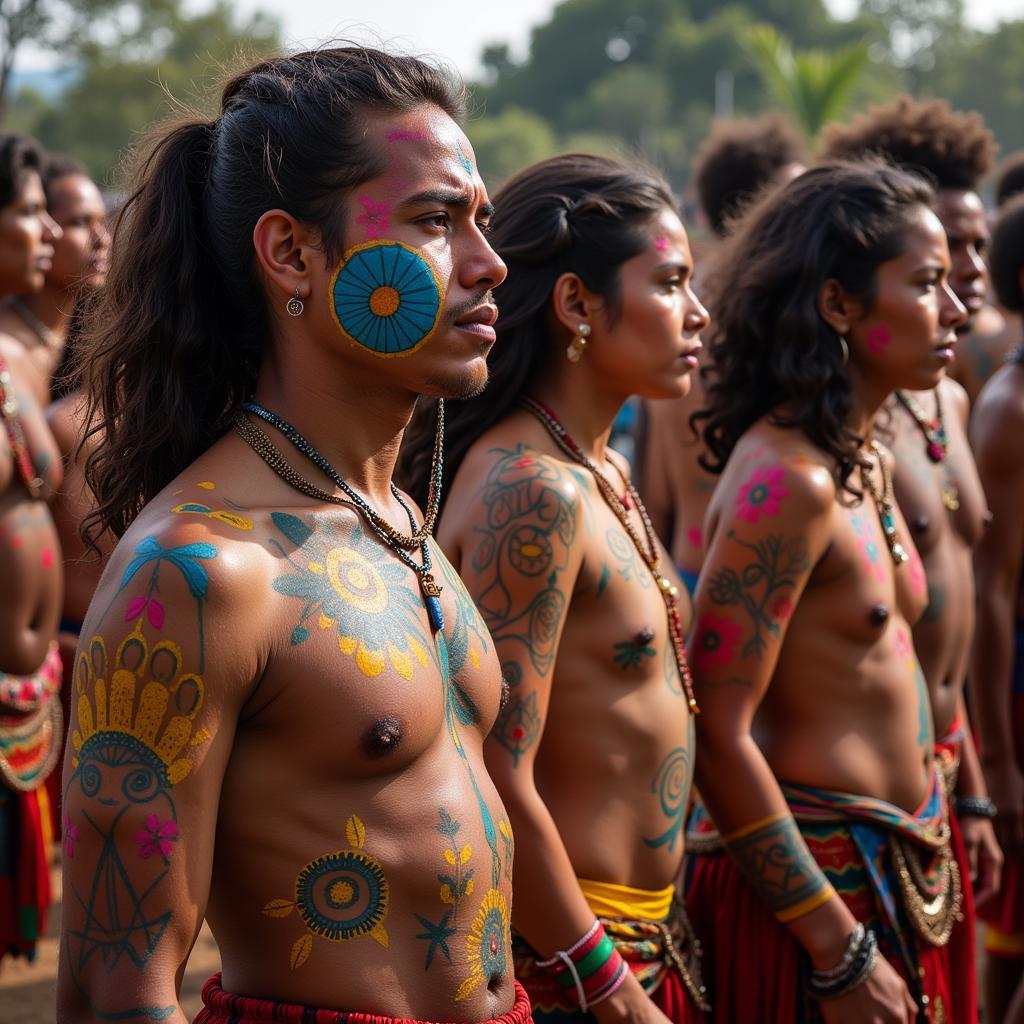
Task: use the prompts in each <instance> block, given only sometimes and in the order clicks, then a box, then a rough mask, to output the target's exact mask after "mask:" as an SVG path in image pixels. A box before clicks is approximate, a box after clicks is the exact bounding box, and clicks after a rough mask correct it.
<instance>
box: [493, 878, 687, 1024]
mask: <svg viewBox="0 0 1024 1024" xmlns="http://www.w3.org/2000/svg"><path fill="white" fill-rule="evenodd" d="M579 883H580V888H581V889H582V890H583V895H584V896H586V897H587V903H588V904H589V905H590V909H591V910H593V911H594V914H595V916H596V917H597V918H598V920H599V921H600V922H601V924H602V925H603V926H604V930H605V934H606V935H607V936H608V938H610V939H611V940H612V942H613V944H614V945H615V948H616V949H617V950H618V951H619V953H620V955H621V956H622V958H623V960H625V961H626V965H627V966H628V967H629V969H630V970H631V971H632V972H633V974H634V975H635V977H636V979H637V981H639V982H640V985H641V986H642V987H643V990H644V991H645V992H646V993H647V994H648V995H649V996H650V997H651V1000H652V1002H653V1003H654V1004H655V1006H657V1007H658V1009H659V1010H661V1012H662V1013H664V1014H665V1016H666V1017H668V1019H669V1020H671V1021H674V1022H675V1024H697V1022H702V1021H704V1020H705V1017H704V1013H703V1010H704V1009H706V1008H707V1002H706V995H705V992H704V983H703V980H702V976H701V967H700V958H701V948H700V944H699V943H698V942H697V940H696V938H695V936H694V934H693V930H692V929H691V928H690V922H689V919H688V918H687V916H686V911H685V910H684V909H683V907H682V906H681V905H680V904H679V902H678V901H677V900H676V899H675V898H674V896H675V889H674V887H673V886H668V887H667V888H665V889H663V890H659V891H653V890H647V889H634V888H632V887H630V886H623V885H611V884H609V883H606V882H592V881H588V880H587V879H582V878H581V879H579ZM512 955H513V959H514V961H515V971H516V979H517V980H518V981H520V982H521V983H522V985H523V987H524V988H525V989H526V991H527V992H528V993H529V995H530V1001H531V1002H532V1004H533V1018H534V1020H535V1021H536V1022H537V1024H560V1022H565V1024H588V1022H593V1021H595V1020H596V1018H595V1017H594V1015H593V1014H591V1013H581V1012H580V1009H579V1004H578V1003H577V1001H576V999H575V997H574V992H573V991H572V990H567V989H565V988H563V987H562V986H561V985H560V984H559V983H558V981H557V979H556V978H555V977H554V976H552V975H551V974H549V973H548V972H547V971H545V970H544V969H543V968H541V967H538V966H537V961H538V960H540V959H543V958H542V957H541V956H539V954H538V953H537V952H536V951H535V950H534V949H533V948H532V947H531V946H530V945H529V943H527V942H526V940H525V939H523V937H522V936H521V935H517V934H516V932H515V931H513V933H512Z"/></svg>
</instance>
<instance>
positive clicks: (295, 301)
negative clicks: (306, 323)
mask: <svg viewBox="0 0 1024 1024" xmlns="http://www.w3.org/2000/svg"><path fill="white" fill-rule="evenodd" d="M284 308H285V311H286V312H287V313H288V315H289V316H302V314H303V312H304V311H305V309H306V306H305V304H304V303H303V301H302V299H300V298H299V289H298V288H296V289H295V294H294V295H293V296H292V297H291V298H290V299H289V300H288V301H287V302H286V303H285V307H284Z"/></svg>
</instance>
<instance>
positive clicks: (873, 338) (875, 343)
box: [868, 324, 892, 356]
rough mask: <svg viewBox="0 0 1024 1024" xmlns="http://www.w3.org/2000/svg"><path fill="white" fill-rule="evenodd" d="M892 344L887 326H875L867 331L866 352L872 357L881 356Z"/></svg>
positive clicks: (890, 332) (890, 333)
mask: <svg viewBox="0 0 1024 1024" xmlns="http://www.w3.org/2000/svg"><path fill="white" fill-rule="evenodd" d="M891 344H892V331H890V330H889V325H888V324H875V326H874V327H872V328H871V329H870V330H869V331H868V351H869V352H870V353H871V354H872V355H876V356H878V355H881V354H882V353H883V352H884V351H885V350H886V349H887V348H888V347H889V346H890V345H891Z"/></svg>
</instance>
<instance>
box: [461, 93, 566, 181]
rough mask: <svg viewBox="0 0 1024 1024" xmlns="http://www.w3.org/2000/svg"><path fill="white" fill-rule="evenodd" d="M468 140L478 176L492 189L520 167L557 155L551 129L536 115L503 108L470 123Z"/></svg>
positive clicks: (553, 134)
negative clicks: (493, 115) (493, 114)
mask: <svg viewBox="0 0 1024 1024" xmlns="http://www.w3.org/2000/svg"><path fill="white" fill-rule="evenodd" d="M468 134H469V139H470V141H471V142H472V143H473V150H474V152H475V153H476V162H477V167H479V168H480V175H481V177H483V179H484V180H485V181H486V182H487V183H488V185H489V186H491V187H492V188H494V187H497V186H498V185H500V184H501V183H502V182H503V181H504V180H505V179H506V178H508V177H510V176H511V175H513V174H515V172H516V171H518V170H519V169H520V168H522V167H526V166H528V165H529V164H532V163H536V162H537V161H538V160H543V159H545V158H546V157H549V156H551V155H552V154H554V153H556V152H557V151H558V143H557V140H556V138H555V133H554V131H553V129H552V128H551V125H550V124H548V122H547V121H545V120H544V118H543V117H541V116H540V115H539V114H535V113H533V111H530V110H522V109H520V108H518V107H506V108H505V109H504V110H503V111H502V112H501V113H500V114H498V115H496V116H495V117H489V118H485V119H483V120H480V121H474V122H471V123H470V124H469V126H468Z"/></svg>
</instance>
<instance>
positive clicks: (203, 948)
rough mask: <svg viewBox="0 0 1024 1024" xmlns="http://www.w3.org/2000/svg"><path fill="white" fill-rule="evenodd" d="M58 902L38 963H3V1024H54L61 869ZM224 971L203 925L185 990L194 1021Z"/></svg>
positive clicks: (185, 1003) (57, 870) (184, 1002)
mask: <svg viewBox="0 0 1024 1024" xmlns="http://www.w3.org/2000/svg"><path fill="white" fill-rule="evenodd" d="M51 878H52V882H53V893H54V901H53V904H52V906H51V907H50V917H49V921H48V924H47V928H46V935H47V937H46V938H45V939H43V940H42V942H40V944H39V952H38V954H37V956H36V959H35V962H34V963H31V964H29V963H25V961H24V960H11V959H10V958H9V957H8V958H5V959H4V960H3V962H2V963H0V1024H54V1020H55V1019H56V1009H55V1001H56V992H57V941H58V940H57V936H58V932H59V926H60V903H61V888H60V867H59V865H56V866H55V867H54V869H53V871H52V873H51ZM218 970H220V954H219V953H218V952H217V945H216V943H215V942H214V941H213V936H212V935H211V934H210V930H209V928H207V927H206V925H205V924H204V925H203V930H202V931H201V932H200V933H199V939H198V940H197V942H196V945H195V948H194V949H193V950H192V956H191V958H190V959H189V962H188V967H187V968H186V970H185V980H184V983H183V985H182V989H181V1005H182V1008H183V1009H184V1011H185V1015H186V1017H188V1019H189V1020H191V1019H192V1018H193V1017H194V1016H195V1015H196V1014H197V1013H198V1012H199V1008H200V1006H201V1003H200V1000H199V992H200V989H201V988H202V987H203V983H204V982H205V981H206V979H207V978H208V977H209V976H210V975H211V974H213V973H214V972H216V971H218Z"/></svg>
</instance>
